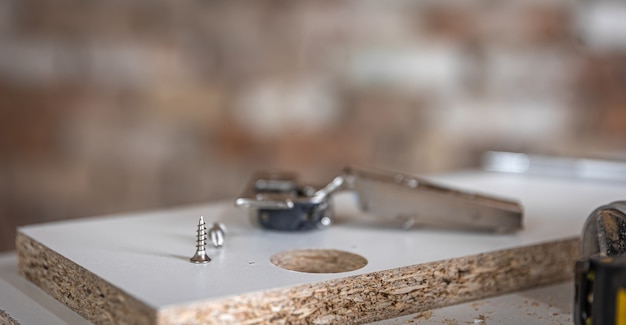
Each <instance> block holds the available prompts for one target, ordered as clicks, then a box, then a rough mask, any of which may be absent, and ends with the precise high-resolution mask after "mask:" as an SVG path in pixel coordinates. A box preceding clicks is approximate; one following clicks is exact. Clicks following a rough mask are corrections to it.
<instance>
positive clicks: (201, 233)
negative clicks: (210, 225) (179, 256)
mask: <svg viewBox="0 0 626 325" xmlns="http://www.w3.org/2000/svg"><path fill="white" fill-rule="evenodd" d="M205 246H206V224H205V223H204V217H202V216H200V220H199V221H198V230H197V235H196V253H195V254H194V255H193V257H192V258H190V259H189V260H190V261H191V262H192V263H196V264H205V263H209V262H210V261H211V258H210V257H209V256H208V255H207V254H206V251H205V250H204V248H205Z"/></svg>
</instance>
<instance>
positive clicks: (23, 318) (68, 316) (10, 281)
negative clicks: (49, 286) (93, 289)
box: [0, 253, 91, 325]
mask: <svg viewBox="0 0 626 325" xmlns="http://www.w3.org/2000/svg"><path fill="white" fill-rule="evenodd" d="M0 309H1V310H4V311H5V312H6V313H7V314H9V316H11V318H13V319H14V320H16V321H18V322H19V323H20V324H24V325H26V324H47V325H57V324H58V325H61V324H76V325H83V324H84V325H87V324H91V323H90V322H89V321H87V320H86V319H84V318H82V317H81V316H80V315H78V314H77V313H75V312H74V311H72V310H71V309H69V308H68V307H67V306H65V305H64V304H62V303H60V302H58V301H57V300H56V299H54V298H52V297H50V296H49V295H47V294H46V293H45V292H43V291H42V290H41V289H39V288H38V287H37V286H35V285H34V284H32V283H30V282H29V281H27V280H26V279H24V278H22V277H20V276H19V275H18V274H17V257H16V256H15V254H14V253H4V254H0Z"/></svg>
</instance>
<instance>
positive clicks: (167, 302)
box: [21, 172, 626, 323]
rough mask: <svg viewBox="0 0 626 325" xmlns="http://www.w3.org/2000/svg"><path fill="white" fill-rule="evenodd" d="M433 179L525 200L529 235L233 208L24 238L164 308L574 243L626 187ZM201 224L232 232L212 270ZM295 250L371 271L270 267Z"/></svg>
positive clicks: (116, 219) (462, 176)
mask: <svg viewBox="0 0 626 325" xmlns="http://www.w3.org/2000/svg"><path fill="white" fill-rule="evenodd" d="M432 180H434V181H436V182H438V183H441V184H446V185H453V186H455V187H457V188H462V189H465V190H473V191H478V192H482V193H490V194H496V195H498V196H503V197H509V198H515V199H517V200H519V201H521V203H522V204H523V206H524V209H525V216H524V230H522V231H520V232H518V233H515V234H507V235H494V234H483V233H464V232H459V231H440V230H432V229H418V230H415V229H414V230H408V231H407V230H400V229H375V228H367V227H363V226H355V225H353V224H351V223H347V222H344V223H339V224H336V225H333V226H331V227H330V228H329V229H326V230H323V231H313V232H305V233H281V232H271V231H264V230H261V229H258V228H255V227H253V226H252V225H250V224H249V222H248V220H247V218H245V217H244V216H243V215H244V213H242V211H240V210H238V209H236V208H234V207H232V202H228V203H220V204H211V205H204V206H194V207H186V208H178V209H168V210H159V211H154V212H148V213H140V214H125V215H118V216H108V217H100V218H92V219H86V220H82V221H75V220H74V221H67V222H58V223H51V224H43V225H35V226H28V227H24V228H22V229H21V231H22V232H23V233H24V234H26V235H28V236H29V237H31V238H34V239H35V240H37V241H39V242H40V243H42V244H44V245H45V246H47V247H48V248H50V249H52V250H54V251H56V252H58V253H59V254H61V255H63V256H65V257H66V258H69V259H70V260H72V261H74V262H75V263H77V264H79V265H81V266H82V267H84V268H86V269H87V270H89V271H91V272H92V273H94V274H96V275H98V276H99V277H101V278H102V279H104V280H106V281H108V282H109V283H111V284H112V285H114V286H116V287H118V288H122V289H123V290H124V291H126V292H127V293H129V294H130V295H132V296H134V297H136V298H138V299H139V300H141V301H143V302H144V303H146V304H147V305H149V306H152V307H154V308H156V309H159V308H164V307H168V306H172V305H179V304H187V303H190V302H194V301H206V300H212V299H217V298H223V297H228V296H233V295H237V294H241V293H245V292H252V291H260V290H266V289H274V288H279V287H290V286H294V285H298V284H304V283H312V282H320V281H324V280H330V279H337V278H342V277H346V276H350V275H356V274H363V273H369V272H374V271H380V270H385V269H391V268H397V267H401V266H406V265H413V264H420V263H425V262H430V261H435V260H441V259H448V258H454V257H460V256H466V255H474V254H479V253H484V252H489V251H496V250H501V249H507V248H512V247H519V246H524V245H531V244H537V243H542V242H546V241H554V240H558V239H563V238H571V237H573V236H578V235H579V234H580V232H581V229H582V225H583V222H584V220H585V219H586V218H587V216H588V215H589V214H590V212H591V211H592V210H593V209H594V208H596V207H598V206H600V205H603V204H606V203H610V202H612V201H616V200H620V199H624V198H626V184H623V183H606V182H605V183H601V182H593V181H581V180H570V179H560V178H539V177H531V176H521V175H510V174H498V173H486V172H465V173H456V174H448V175H445V176H438V177H433V178H432ZM335 203H336V208H337V211H338V215H340V216H341V215H349V214H354V213H355V212H354V207H353V202H352V200H351V198H350V197H349V196H345V195H344V196H341V197H338V198H337V200H336V202H335ZM200 215H203V216H204V218H205V220H207V222H212V221H220V222H223V223H224V224H226V226H227V227H228V229H229V232H228V234H227V238H226V239H227V240H226V244H225V247H224V248H223V249H221V250H216V249H209V250H208V253H209V255H210V256H211V257H212V258H213V261H212V262H210V263H209V264H207V265H194V264H192V263H189V261H188V259H189V257H191V256H192V255H193V253H194V249H195V247H194V245H195V243H194V235H195V229H196V224H197V221H198V217H199V216H200ZM291 249H338V250H344V251H349V252H352V253H356V254H359V255H361V256H363V257H365V258H366V259H367V260H368V264H367V265H366V266H365V267H363V268H361V269H359V270H356V271H352V272H345V273H335V274H309V273H300V272H294V271H287V270H283V269H280V268H278V267H276V266H274V265H273V264H271V263H270V261H269V259H270V256H272V255H273V254H275V253H278V252H281V251H285V250H291ZM513 300H515V299H513ZM463 306H465V305H463ZM531 307H532V306H531ZM452 308H457V307H452ZM451 310H454V309H451ZM423 321H425V319H420V323H422V322H423ZM463 321H467V318H466V317H465V318H464V319H463Z"/></svg>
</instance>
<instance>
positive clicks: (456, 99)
mask: <svg viewBox="0 0 626 325" xmlns="http://www.w3.org/2000/svg"><path fill="white" fill-rule="evenodd" d="M624 22H626V5H624V4H623V3H621V2H607V1H604V2H596V1H587V2H581V1H578V2H576V1H569V0H541V1H537V0H530V1H529V0H514V1H491V0H482V1H472V0H469V1H466V0H444V1H318V0H315V1H313V0H311V1H163V0H157V1H141V0H133V1H117V0H113V1H81V0H63V1H55V2H45V1H33V0H19V1H18V0H6V1H2V2H0V250H8V249H12V248H13V247H14V244H13V241H14V231H15V227H16V226H19V225H25V224H31V223H38V222H44V221H52V220H60V219H70V218H78V217H87V216H94V215H101V214H108V213H116V212H124V211H134V210H141V209H154V208H160V207H167V206H173V205H181V204H189V203H201V202H209V201H212V200H218V199H233V198H234V196H235V195H236V194H237V193H238V192H239V191H240V190H241V188H242V186H243V185H244V183H245V181H246V180H247V178H248V177H249V176H250V174H251V173H252V172H253V171H255V170H258V169H267V168H273V169H288V170H293V171H298V172H301V173H302V175H303V177H304V178H305V179H307V180H319V181H325V180H329V179H330V178H331V177H332V176H334V175H335V174H336V173H337V172H338V171H339V170H340V169H341V168H342V167H343V166H345V165H347V164H357V165H361V166H371V167H378V168H383V169H391V170H398V171H403V172H406V173H411V174H424V173H435V172H443V171H450V170H455V169H460V168H467V167H472V166H477V164H478V161H479V158H480V154H481V153H482V152H484V151H485V150H491V149H499V150H509V151H524V152H540V153H549V154H559V155H568V156H602V155H606V154H609V155H613V154H620V153H622V152H624V150H626V24H625V23H624Z"/></svg>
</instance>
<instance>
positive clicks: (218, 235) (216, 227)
mask: <svg viewBox="0 0 626 325" xmlns="http://www.w3.org/2000/svg"><path fill="white" fill-rule="evenodd" d="M225 234H226V226H224V224H222V223H219V222H214V223H213V225H212V226H211V229H209V238H210V239H211V243H213V246H215V247H216V248H222V246H224V235H225Z"/></svg>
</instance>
